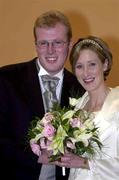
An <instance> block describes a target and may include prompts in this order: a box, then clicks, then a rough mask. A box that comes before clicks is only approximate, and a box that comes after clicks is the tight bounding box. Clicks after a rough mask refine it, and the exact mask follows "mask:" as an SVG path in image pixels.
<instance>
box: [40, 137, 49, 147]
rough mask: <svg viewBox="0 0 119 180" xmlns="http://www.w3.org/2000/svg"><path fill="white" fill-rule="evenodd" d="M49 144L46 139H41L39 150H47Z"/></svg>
mask: <svg viewBox="0 0 119 180" xmlns="http://www.w3.org/2000/svg"><path fill="white" fill-rule="evenodd" d="M50 144H51V141H49V140H48V139H46V138H41V139H40V146H41V149H47V148H48V147H49V146H50Z"/></svg>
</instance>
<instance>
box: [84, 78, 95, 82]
mask: <svg viewBox="0 0 119 180" xmlns="http://www.w3.org/2000/svg"><path fill="white" fill-rule="evenodd" d="M93 80H94V78H88V79H84V82H91V81H93Z"/></svg>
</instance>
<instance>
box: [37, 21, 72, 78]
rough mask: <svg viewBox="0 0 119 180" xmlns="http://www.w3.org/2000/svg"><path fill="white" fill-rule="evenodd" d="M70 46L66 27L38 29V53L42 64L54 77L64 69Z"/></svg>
mask: <svg viewBox="0 0 119 180" xmlns="http://www.w3.org/2000/svg"><path fill="white" fill-rule="evenodd" d="M70 46H71V43H70V42H68V38H67V32H66V27H65V26H64V25H62V24H60V23H58V24H56V25H55V26H54V27H44V28H37V29H36V51H37V54H38V57H39V61H40V64H41V65H42V66H43V67H44V69H45V70H46V71H47V72H48V73H49V74H51V75H54V74H56V73H58V72H59V71H60V70H61V69H62V68H63V66H64V64H65V61H66V59H67V56H68V52H69V49H70Z"/></svg>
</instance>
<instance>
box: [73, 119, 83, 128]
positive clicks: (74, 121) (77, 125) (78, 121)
mask: <svg viewBox="0 0 119 180" xmlns="http://www.w3.org/2000/svg"><path fill="white" fill-rule="evenodd" d="M81 124H82V123H81V121H80V118H71V119H70V125H71V126H72V127H81Z"/></svg>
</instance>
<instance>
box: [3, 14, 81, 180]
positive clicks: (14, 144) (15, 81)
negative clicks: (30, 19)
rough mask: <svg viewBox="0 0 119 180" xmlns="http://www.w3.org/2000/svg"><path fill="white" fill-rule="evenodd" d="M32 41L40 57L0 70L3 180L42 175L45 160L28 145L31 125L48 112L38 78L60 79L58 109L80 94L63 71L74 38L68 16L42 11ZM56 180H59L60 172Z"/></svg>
mask: <svg viewBox="0 0 119 180" xmlns="http://www.w3.org/2000/svg"><path fill="white" fill-rule="evenodd" d="M34 37H35V46H36V51H37V55H38V57H36V58H34V59H33V60H30V61H29V62H24V63H19V64H15V65H9V66H5V67H2V68H0V155H1V164H2V168H1V172H3V170H4V171H5V172H6V173H4V177H3V179H4V180H6V179H8V178H9V179H12V180H38V178H39V179H40V180H41V179H43V177H44V175H42V177H41V176H40V177H39V174H40V170H41V171H42V169H43V168H41V167H44V166H42V164H44V163H46V162H44V159H43V158H42V155H41V158H40V160H38V157H37V156H36V155H35V154H34V153H33V152H32V150H31V148H30V146H29V142H28V141H27V133H28V128H29V127H30V122H31V121H32V120H33V118H34V117H35V116H39V117H40V118H41V117H43V115H44V113H45V112H46V108H45V102H44V98H43V92H44V87H43V82H42V79H41V76H42V75H45V74H49V75H51V76H57V77H58V78H59V83H58V85H57V89H56V94H57V98H58V100H59V102H60V104H61V106H64V105H65V106H67V105H68V100H69V99H68V97H69V96H71V95H72V94H71V93H72V92H73V93H74V90H80V91H79V94H80V95H82V94H83V93H84V89H83V88H82V87H81V86H80V85H79V83H78V82H77V80H76V79H75V77H74V76H73V75H72V74H71V73H70V72H69V71H67V70H66V69H65V68H64V64H65V62H66V59H67V56H68V53H69V50H70V48H71V38H72V31H71V26H70V23H69V21H68V19H67V17H65V16H64V15H63V14H62V13H60V12H57V11H50V12H47V13H44V14H43V15H41V16H40V17H38V18H37V20H36V22H35V25H34ZM76 93H77V92H76ZM46 158H47V157H46ZM38 162H40V163H38ZM46 169H47V166H46ZM56 169H57V168H56ZM46 171H47V170H46ZM46 171H45V172H46ZM56 179H62V174H61V173H60V170H59V168H58V169H57V170H56ZM64 179H67V177H65V178H64ZM46 180H47V179H46Z"/></svg>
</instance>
